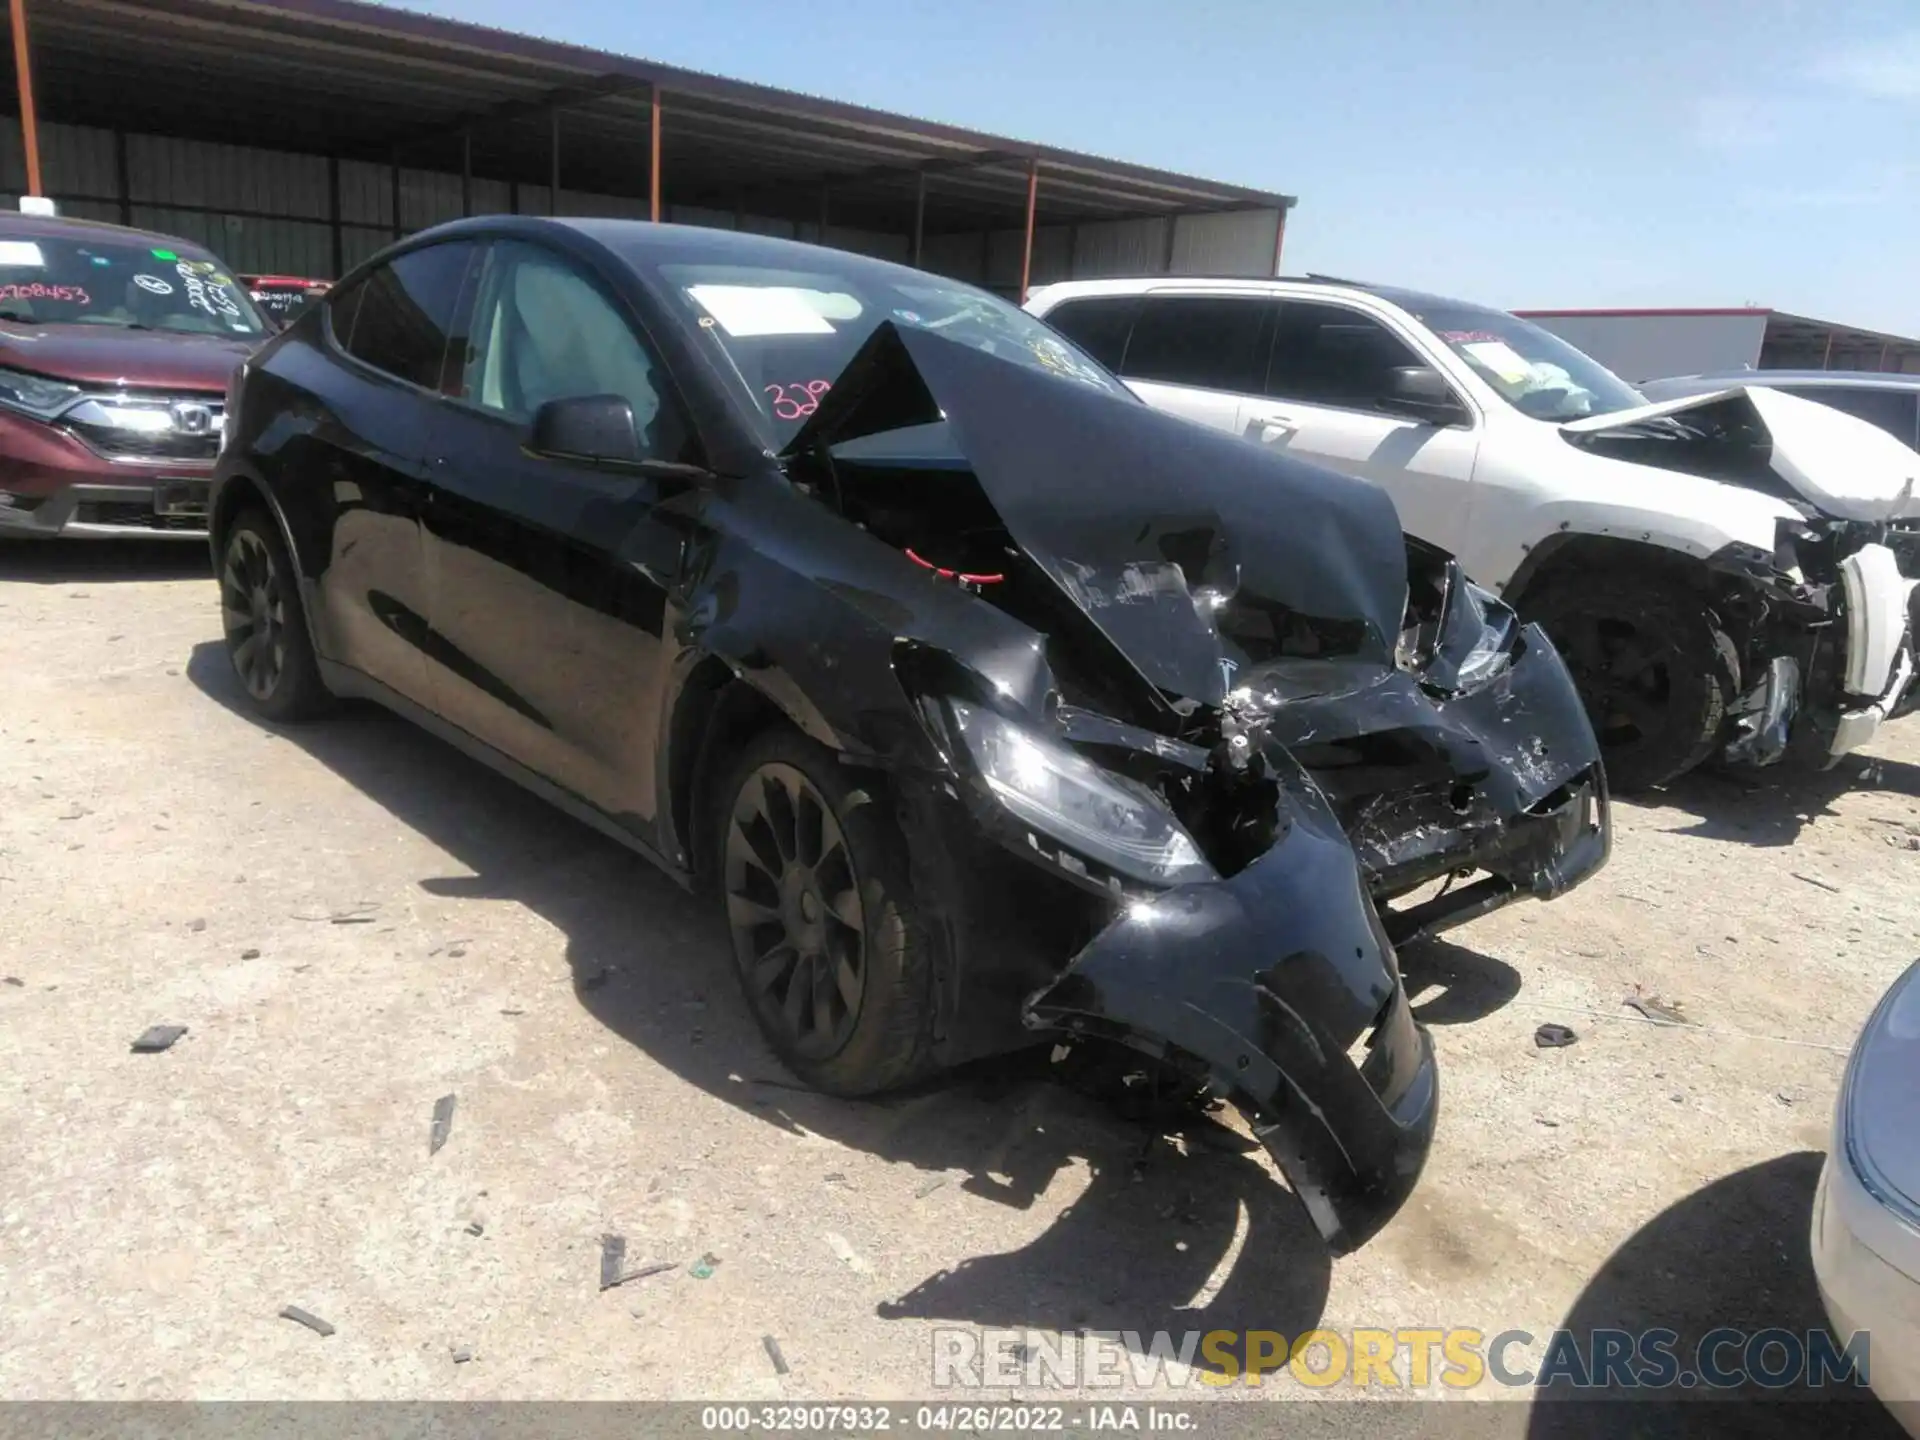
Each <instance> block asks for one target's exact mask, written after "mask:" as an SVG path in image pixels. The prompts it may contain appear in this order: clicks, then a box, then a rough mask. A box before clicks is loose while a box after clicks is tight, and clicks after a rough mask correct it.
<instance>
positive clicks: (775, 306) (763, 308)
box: [687, 285, 834, 340]
mask: <svg viewBox="0 0 1920 1440" xmlns="http://www.w3.org/2000/svg"><path fill="white" fill-rule="evenodd" d="M687 293H688V294H689V295H691V296H692V297H693V298H694V299H695V300H697V301H699V302H700V305H701V306H702V308H704V309H705V310H706V312H707V313H708V314H709V315H711V316H713V318H714V319H715V320H717V321H719V322H720V328H721V329H722V330H725V331H726V332H727V334H729V335H731V336H733V337H734V339H736V340H744V339H749V338H751V337H753V336H755V335H831V334H833V333H834V331H833V326H831V325H829V324H828V323H827V321H826V317H824V316H823V315H821V313H820V312H819V310H818V309H816V308H815V307H814V306H812V305H809V304H808V303H807V300H806V297H805V296H804V295H802V294H801V293H800V292H799V291H797V290H792V289H788V288H787V287H785V286H764V285H694V286H691V287H689V288H688V290H687Z"/></svg>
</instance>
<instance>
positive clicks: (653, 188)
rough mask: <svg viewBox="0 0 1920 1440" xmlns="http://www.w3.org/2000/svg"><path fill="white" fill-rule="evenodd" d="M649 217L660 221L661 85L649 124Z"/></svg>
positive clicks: (654, 89)
mask: <svg viewBox="0 0 1920 1440" xmlns="http://www.w3.org/2000/svg"><path fill="white" fill-rule="evenodd" d="M647 146H648V158H647V218H648V219H649V220H651V221H653V223H654V224H656V225H658V224H659V223H660V87H659V86H658V85H656V86H654V87H653V107H652V118H651V120H650V122H649V124H648V126H647Z"/></svg>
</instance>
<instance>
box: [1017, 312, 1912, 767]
mask: <svg viewBox="0 0 1920 1440" xmlns="http://www.w3.org/2000/svg"><path fill="white" fill-rule="evenodd" d="M1028 309H1029V310H1031V311H1032V312H1033V313H1035V314H1037V315H1040V316H1042V317H1044V318H1045V319H1046V320H1047V321H1048V323H1049V324H1052V325H1054V326H1055V327H1056V328H1057V329H1059V330H1061V331H1063V332H1064V333H1065V334H1066V335H1067V336H1069V337H1070V338H1072V339H1074V340H1076V341H1077V342H1079V344H1080V345H1081V346H1082V348H1083V349H1086V350H1088V351H1090V352H1091V353H1093V354H1094V355H1095V356H1096V357H1097V358H1099V359H1101V360H1103V361H1104V362H1106V364H1107V365H1108V366H1109V367H1110V368H1112V369H1114V370H1115V371H1116V372H1117V373H1119V374H1120V375H1121V377H1122V378H1123V379H1124V380H1126V382H1127V383H1128V384H1129V385H1130V386H1131V387H1132V388H1133V389H1134V390H1135V391H1136V392H1137V393H1138V394H1139V395H1140V396H1141V397H1142V398H1144V399H1145V400H1147V401H1148V402H1149V403H1151V404H1153V405H1155V406H1157V407H1159V408H1161V409H1165V410H1170V411H1173V412H1175V413H1176V414H1181V415H1184V416H1187V417H1188V418H1190V419H1194V420H1199V421H1201V422H1203V423H1206V424H1209V425H1212V426H1214V427H1216V428H1219V429H1223V430H1230V431H1233V432H1234V433H1236V434H1239V435H1242V436H1244V437H1246V438H1247V439H1250V440H1252V441H1254V442H1256V443H1258V444H1260V445H1263V446H1265V447H1267V448H1269V449H1273V450H1279V451H1283V452H1285V453H1286V454H1288V455H1290V456H1293V457H1295V458H1298V459H1303V460H1312V461H1316V462H1319V463H1321V464H1324V465H1329V466H1332V467H1334V468H1336V469H1339V470H1343V471H1345V472H1347V473H1348V474H1352V475H1358V476H1362V477H1364V478H1366V479H1369V480H1372V481H1374V482H1375V483H1376V484H1378V485H1379V486H1380V487H1381V488H1382V489H1384V490H1386V491H1387V493H1388V494H1389V495H1391V496H1392V497H1393V501H1394V504H1395V507H1396V508H1397V509H1398V511H1399V514H1400V520H1401V523H1402V524H1403V525H1404V526H1405V527H1406V529H1407V530H1408V531H1409V532H1410V533H1412V534H1414V535H1418V536H1420V537H1422V538H1424V539H1426V540H1429V541H1432V542H1433V543H1434V544H1436V545H1439V546H1441V547H1443V548H1445V549H1447V550H1449V551H1451V552H1453V554H1454V555H1456V556H1457V557H1458V559H1459V561H1460V563H1461V565H1462V566H1463V567H1464V568H1465V570H1466V571H1467V573H1468V574H1470V575H1472V576H1473V577H1475V579H1477V580H1478V581H1479V582H1480V583H1481V584H1484V585H1487V586H1489V587H1491V588H1493V589H1495V590H1498V591H1499V592H1500V594H1501V597H1502V598H1503V599H1504V600H1506V601H1507V603H1509V604H1510V605H1513V606H1515V607H1516V608H1517V609H1518V610H1519V611H1520V612H1521V613H1522V614H1523V615H1525V616H1526V617H1527V618H1529V619H1533V620H1537V621H1538V622H1539V623H1540V624H1541V626H1542V627H1543V628H1544V629H1545V630H1546V631H1547V633H1548V634H1549V635H1551V636H1552V637H1553V640H1554V643H1555V644H1556V645H1557V646H1558V647H1559V649H1560V652H1561V654H1562V655H1563V656H1564V657H1565V659H1566V661H1567V664H1568V666H1569V668H1570V669H1571V670H1572V671H1573V674H1574V678H1575V681H1576V683H1577V684H1578V686H1579V688H1580V692H1581V695H1582V698H1583V699H1584V701H1585V703H1586V705H1587V710H1588V714H1589V716H1590V718H1591V719H1592V721H1593V725H1594V729H1595V731H1596V732H1597V733H1598V735H1599V737H1600V741H1601V745H1602V750H1603V753H1604V755H1605V757H1606V764H1607V771H1608V775H1609V779H1610V781H1611V783H1612V785H1613V788H1614V789H1616V790H1634V789H1643V788H1645V787H1647V786H1651V785H1658V784H1661V783H1664V782H1665V781H1668V780H1671V779H1674V778H1675V777H1677V776H1679V775H1681V774H1684V773H1685V772H1686V771H1687V770H1689V769H1691V768H1693V767H1694V766H1695V765H1698V764H1699V763H1701V762H1702V761H1703V760H1706V759H1707V758H1708V757H1709V756H1712V755H1713V754H1714V753H1715V752H1716V751H1718V752H1721V753H1723V754H1724V756H1725V758H1727V759H1729V760H1733V761H1744V762H1747V763H1752V764H1760V765H1765V764H1771V763H1774V762H1775V761H1778V760H1781V759H1782V758H1784V757H1787V756H1789V755H1792V756H1793V757H1794V758H1795V759H1797V760H1806V761H1810V762H1812V763H1813V764H1816V765H1820V764H1830V763H1831V762H1832V761H1834V760H1836V759H1838V758H1839V757H1840V756H1842V755H1844V754H1846V753H1847V752H1848V751H1850V750H1853V749H1856V748H1857V747H1859V746H1860V745H1863V744H1865V743H1866V742H1867V741H1868V740H1869V739H1871V738H1872V736H1873V734H1874V732H1875V731H1876V730H1877V729H1878V728H1879V726H1880V725H1881V724H1883V723H1884V722H1885V721H1886V720H1887V719H1889V718H1891V717H1893V716H1896V715H1901V714H1904V713H1906V712H1908V711H1910V710H1912V709H1914V708H1916V707H1920V684H1916V681H1915V664H1914V648H1913V634H1914V629H1915V625H1914V614H1915V609H1916V603H1915V599H1914V581H1915V579H1916V578H1920V503H1917V502H1916V501H1915V499H1914V489H1915V485H1916V480H1920V454H1916V453H1915V452H1914V451H1913V450H1912V449H1911V448H1909V447H1908V446H1905V445H1902V444H1901V443H1900V442H1899V441H1897V440H1895V439H1893V438H1892V437H1891V436H1888V435H1886V434H1885V433H1883V432H1881V431H1880V430H1877V429H1875V428H1874V427H1873V426H1871V425H1868V424H1866V423H1864V422H1862V421H1859V420H1856V419H1854V418H1852V417H1850V416H1847V415H1843V414H1840V413H1839V412H1837V411H1834V410H1831V409H1829V408H1827V407H1826V406H1823V405H1819V404H1816V403H1814V402H1812V401H1807V400H1801V399H1798V398H1796V397H1794V396H1791V395H1785V394H1782V393H1780V392H1778V391H1773V390H1764V389H1757V388H1756V389H1748V388H1741V387H1737V388H1732V389H1727V390H1721V391H1717V392H1714V393H1710V394H1704V395H1695V396H1690V397H1687V398H1686V399H1683V400H1675V401H1669V402H1666V403H1663V404H1659V405H1648V404H1647V403H1646V401H1645V399H1644V397H1642V396H1641V395H1640V394H1639V393H1638V392H1636V391H1635V390H1634V389H1633V388H1632V387H1630V386H1628V385H1627V384H1626V383H1625V382H1624V381H1622V380H1620V379H1618V378H1617V377H1616V376H1614V375H1612V374H1611V373H1609V372H1608V371H1607V370H1606V369H1604V368H1603V367H1602V366H1600V365H1599V364H1598V363H1596V362H1595V361H1594V360H1593V359H1592V358H1590V357H1589V356H1587V355H1584V354H1582V353H1581V352H1580V351H1578V350H1576V349H1574V348H1573V347H1572V346H1570V345H1568V344H1567V343H1566V342H1565V341H1563V340H1561V339H1559V338H1558V337H1557V336H1554V335H1552V334H1549V333H1548V332H1547V331H1545V330H1542V329H1541V328H1539V327H1538V326H1536V325H1532V324H1529V323H1528V322H1526V321H1524V320H1520V319H1517V318H1515V317H1514V316H1512V315H1508V314H1505V313H1504V312H1501V311H1497V310H1490V309H1486V308H1483V307H1479V306H1473V305H1466V304H1462V303H1460V302H1457V301H1452V300H1442V299H1438V298H1436V297H1433V296H1429V295H1420V294H1415V293H1412V292H1408V291H1403V290H1389V289H1384V288H1380V287H1376V286H1368V285H1360V284H1353V283H1349V282H1345V281H1332V280H1321V279H1306V280H1271V281H1263V280H1231V281H1204V280H1179V279H1169V278H1165V277H1161V278H1157V279H1152V280H1105V281H1090V282H1075V283H1069V284H1063V285H1055V286H1050V287H1048V288H1046V289H1044V290H1041V291H1038V292H1036V293H1035V295H1034V297H1033V298H1032V300H1031V301H1030V302H1029V304H1028ZM1201 337H1204V341H1203V340H1202V339H1201Z"/></svg>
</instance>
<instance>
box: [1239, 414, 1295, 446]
mask: <svg viewBox="0 0 1920 1440" xmlns="http://www.w3.org/2000/svg"><path fill="white" fill-rule="evenodd" d="M1299 428H1300V425H1299V422H1298V421H1296V420H1294V419H1293V418H1292V417H1290V416H1287V415H1261V416H1258V417H1256V418H1255V419H1254V420H1253V422H1252V423H1251V424H1249V425H1248V426H1247V431H1248V435H1247V438H1248V439H1250V440H1258V441H1259V442H1260V443H1261V444H1262V445H1276V444H1278V443H1279V442H1280V441H1282V440H1284V439H1286V438H1287V437H1288V436H1289V435H1291V434H1293V433H1294V432H1295V431H1296V430H1298V429H1299Z"/></svg>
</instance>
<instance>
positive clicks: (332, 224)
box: [327, 155, 347, 280]
mask: <svg viewBox="0 0 1920 1440" xmlns="http://www.w3.org/2000/svg"><path fill="white" fill-rule="evenodd" d="M327 231H328V235H329V238H330V239H331V241H332V243H333V278H334V279H336V280H338V279H339V278H340V277H341V276H342V275H344V274H346V272H347V246H346V237H345V236H344V235H342V234H341V233H340V157H339V156H338V155H329V156H328V157H327Z"/></svg>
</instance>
